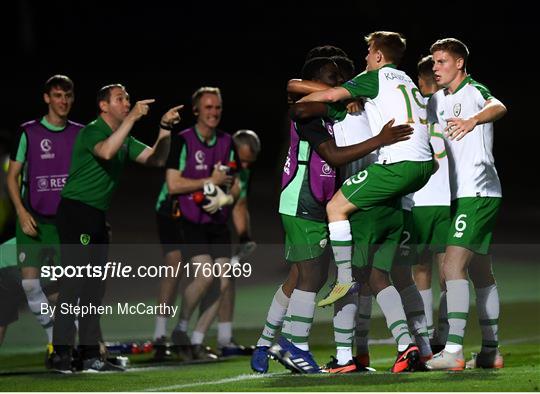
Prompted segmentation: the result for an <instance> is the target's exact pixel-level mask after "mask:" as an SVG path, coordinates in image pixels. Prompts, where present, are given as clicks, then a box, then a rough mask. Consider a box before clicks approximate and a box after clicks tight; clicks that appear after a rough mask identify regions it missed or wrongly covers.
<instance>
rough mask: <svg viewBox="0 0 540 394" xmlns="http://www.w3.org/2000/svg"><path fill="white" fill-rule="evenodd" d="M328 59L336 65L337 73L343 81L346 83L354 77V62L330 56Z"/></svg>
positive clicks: (341, 57)
mask: <svg viewBox="0 0 540 394" xmlns="http://www.w3.org/2000/svg"><path fill="white" fill-rule="evenodd" d="M330 59H332V60H333V61H334V63H336V65H337V66H338V69H339V72H340V73H341V76H342V77H343V79H345V81H348V80H349V79H352V78H353V77H354V75H355V71H354V62H353V61H352V60H351V59H349V58H348V57H345V56H332V57H331V58H330Z"/></svg>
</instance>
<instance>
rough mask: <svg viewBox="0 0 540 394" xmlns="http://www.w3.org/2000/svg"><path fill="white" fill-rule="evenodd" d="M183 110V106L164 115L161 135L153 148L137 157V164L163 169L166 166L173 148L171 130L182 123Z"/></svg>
mask: <svg viewBox="0 0 540 394" xmlns="http://www.w3.org/2000/svg"><path fill="white" fill-rule="evenodd" d="M182 108H184V106H183V105H177V106H176V107H173V108H171V109H169V110H168V111H167V112H166V113H165V114H163V116H162V117H161V121H160V123H159V134H158V137H157V139H156V142H155V143H154V145H153V146H152V147H151V148H150V147H147V148H145V149H144V150H143V151H142V152H141V154H140V155H139V156H137V158H136V159H135V161H136V162H137V163H140V164H145V165H147V166H153V167H163V166H164V165H165V161H166V160H167V156H168V155H169V150H170V147H171V130H172V127H173V126H174V125H175V124H177V123H179V122H180V120H181V118H180V110H181V109H182Z"/></svg>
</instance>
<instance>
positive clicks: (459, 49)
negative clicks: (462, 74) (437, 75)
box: [429, 38, 469, 69]
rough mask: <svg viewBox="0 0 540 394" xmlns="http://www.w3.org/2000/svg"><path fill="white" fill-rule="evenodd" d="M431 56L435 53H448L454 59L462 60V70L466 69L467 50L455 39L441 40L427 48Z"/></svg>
mask: <svg viewBox="0 0 540 394" xmlns="http://www.w3.org/2000/svg"><path fill="white" fill-rule="evenodd" d="M429 51H430V52H431V54H433V52H436V51H446V52H450V53H451V54H452V55H454V57H458V58H462V59H463V69H465V68H466V67H467V59H468V58H469V48H467V45H465V44H464V43H463V42H461V41H460V40H458V39H457V38H443V39H442V40H437V41H435V42H434V43H433V45H432V46H431V48H429Z"/></svg>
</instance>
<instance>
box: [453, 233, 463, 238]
mask: <svg viewBox="0 0 540 394" xmlns="http://www.w3.org/2000/svg"><path fill="white" fill-rule="evenodd" d="M461 237H463V233H462V232H460V231H456V232H455V233H454V238H461Z"/></svg>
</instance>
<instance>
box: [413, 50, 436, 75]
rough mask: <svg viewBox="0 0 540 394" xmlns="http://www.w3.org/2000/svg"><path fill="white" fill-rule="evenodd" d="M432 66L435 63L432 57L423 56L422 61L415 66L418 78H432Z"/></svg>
mask: <svg viewBox="0 0 540 394" xmlns="http://www.w3.org/2000/svg"><path fill="white" fill-rule="evenodd" d="M434 64H435V62H434V61H433V56H431V55H428V56H424V57H423V58H422V59H420V60H419V61H418V64H417V65H416V67H417V69H418V76H421V77H427V78H430V77H431V78H433V65H434Z"/></svg>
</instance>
